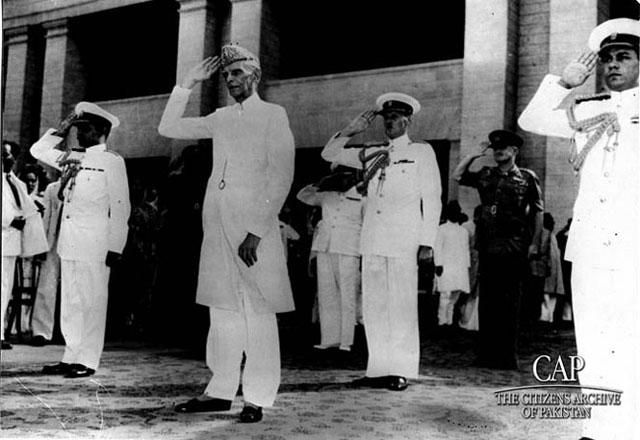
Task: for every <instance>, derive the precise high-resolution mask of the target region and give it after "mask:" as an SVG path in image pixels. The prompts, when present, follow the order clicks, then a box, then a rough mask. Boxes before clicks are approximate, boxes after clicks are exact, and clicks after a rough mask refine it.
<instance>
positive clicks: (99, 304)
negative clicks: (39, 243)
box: [31, 102, 131, 378]
mask: <svg viewBox="0 0 640 440" xmlns="http://www.w3.org/2000/svg"><path fill="white" fill-rule="evenodd" d="M119 124H120V121H119V120H118V118H117V117H115V116H114V115H112V114H111V113H109V112H107V111H106V110H104V109H102V108H101V107H99V106H97V105H96V104H93V103H90V102H80V103H78V104H77V105H76V107H75V110H74V112H73V113H72V114H71V115H70V116H69V117H68V118H67V119H65V120H63V121H62V122H61V124H60V127H59V128H58V130H54V129H49V130H48V131H47V132H46V133H45V134H44V136H43V137H42V138H40V140H38V142H36V143H35V144H33V146H32V147H31V154H32V155H33V157H35V158H36V159H38V160H40V161H42V162H44V163H45V164H47V165H50V166H52V167H54V168H57V169H59V170H62V171H63V176H62V180H61V184H60V185H61V188H60V190H59V192H58V196H59V197H60V198H61V199H62V201H63V205H62V212H61V214H60V215H61V220H60V233H59V236H58V249H57V250H58V255H59V256H60V259H61V286H62V288H61V291H62V297H61V303H60V304H61V306H60V307H61V315H60V326H61V329H62V334H63V336H64V340H65V343H66V346H65V350H64V355H63V356H62V361H61V362H59V363H58V364H54V365H47V366H45V367H44V369H43V373H45V374H63V375H64V376H65V377H67V378H77V377H86V376H91V375H92V374H94V373H95V371H96V369H97V368H98V365H99V363H100V356H101V355H102V349H103V346H104V333H105V326H106V320H107V299H108V294H109V292H108V284H109V273H110V267H111V266H112V265H113V264H114V263H115V262H117V261H118V260H119V258H120V255H121V254H122V250H123V248H124V245H125V243H126V241H127V233H128V230H129V228H128V225H127V220H128V219H129V213H130V211H131V205H130V202H129V184H128V181H127V172H126V169H125V164H124V159H123V158H122V157H121V156H120V155H118V154H117V153H114V152H113V151H110V150H107V146H106V144H105V143H106V141H107V138H108V137H109V133H110V132H111V129H112V128H116V127H117V126H118V125H119ZM72 126H75V128H76V130H77V139H78V144H79V148H76V149H75V150H78V151H73V153H71V154H68V152H65V151H62V150H60V149H57V148H56V146H57V145H59V144H61V143H62V141H63V140H65V139H66V137H67V135H68V134H69V131H70V129H71V127H72Z"/></svg>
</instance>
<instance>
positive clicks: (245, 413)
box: [240, 406, 262, 423]
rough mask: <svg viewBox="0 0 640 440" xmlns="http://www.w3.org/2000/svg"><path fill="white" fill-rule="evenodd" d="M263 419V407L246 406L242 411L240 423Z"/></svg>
mask: <svg viewBox="0 0 640 440" xmlns="http://www.w3.org/2000/svg"><path fill="white" fill-rule="evenodd" d="M260 420H262V407H260V406H258V407H255V406H245V407H244V408H242V412H241V413H240V423H256V422H259V421H260Z"/></svg>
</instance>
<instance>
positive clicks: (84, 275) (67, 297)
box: [60, 259, 110, 370]
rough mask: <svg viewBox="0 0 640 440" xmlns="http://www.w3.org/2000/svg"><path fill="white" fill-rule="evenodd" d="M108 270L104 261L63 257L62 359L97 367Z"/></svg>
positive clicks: (71, 362)
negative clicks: (63, 346) (63, 341)
mask: <svg viewBox="0 0 640 440" xmlns="http://www.w3.org/2000/svg"><path fill="white" fill-rule="evenodd" d="M109 272H110V269H109V267H108V266H107V265H106V264H104V262H100V261H72V260H64V259H63V260H62V262H61V273H62V298H61V301H60V328H61V330H62V335H63V336H64V340H65V343H66V346H65V349H64V355H63V356H62V362H66V363H68V364H82V365H84V366H86V367H89V368H92V369H94V370H96V369H97V368H98V365H99V364H100V356H101V355H102V348H103V347H104V332H105V327H106V322H107V301H108V296H109V291H108V286H109Z"/></svg>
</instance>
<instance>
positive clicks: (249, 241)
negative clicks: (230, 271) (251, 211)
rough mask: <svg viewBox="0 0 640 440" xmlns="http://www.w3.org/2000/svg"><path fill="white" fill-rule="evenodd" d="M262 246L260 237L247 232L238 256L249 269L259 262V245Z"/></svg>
mask: <svg viewBox="0 0 640 440" xmlns="http://www.w3.org/2000/svg"><path fill="white" fill-rule="evenodd" d="M259 244H260V237H258V236H257V235H253V234H252V233H251V232H247V236H246V237H245V238H244V240H243V241H242V243H240V247H239V248H238V256H239V257H240V259H241V260H242V261H244V264H246V265H247V267H251V266H253V265H254V264H255V263H257V262H258V245H259Z"/></svg>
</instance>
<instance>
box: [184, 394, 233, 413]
mask: <svg viewBox="0 0 640 440" xmlns="http://www.w3.org/2000/svg"><path fill="white" fill-rule="evenodd" d="M230 409H231V400H224V399H218V398H215V397H214V398H213V399H205V400H199V399H196V398H193V399H191V400H188V401H186V402H184V403H179V404H178V405H176V406H175V408H174V410H175V411H176V412H179V413H194V412H207V411H229V410H230Z"/></svg>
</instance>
